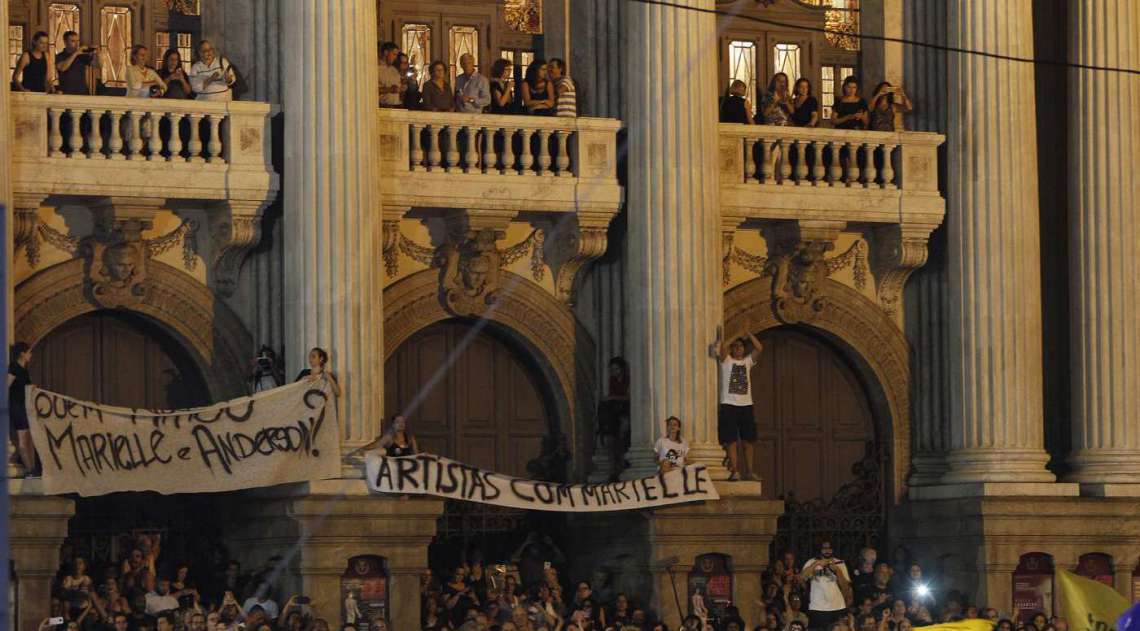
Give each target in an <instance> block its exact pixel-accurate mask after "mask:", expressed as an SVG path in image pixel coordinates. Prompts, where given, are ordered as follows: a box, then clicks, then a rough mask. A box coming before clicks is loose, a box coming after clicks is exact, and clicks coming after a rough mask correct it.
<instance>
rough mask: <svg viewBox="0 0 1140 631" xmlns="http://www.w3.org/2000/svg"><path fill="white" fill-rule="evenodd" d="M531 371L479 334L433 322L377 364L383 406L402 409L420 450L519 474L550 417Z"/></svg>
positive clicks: (461, 324)
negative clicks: (380, 367) (381, 377)
mask: <svg viewBox="0 0 1140 631" xmlns="http://www.w3.org/2000/svg"><path fill="white" fill-rule="evenodd" d="M535 373H536V370H535V369H534V368H532V367H531V366H529V365H527V364H526V362H524V360H523V358H522V357H521V356H520V355H519V354H518V353H516V352H515V351H514V350H513V349H511V348H510V347H508V346H507V345H506V344H505V343H503V342H502V341H500V340H499V339H498V338H496V337H494V336H492V335H491V334H489V333H488V332H487V331H486V330H484V331H480V332H478V333H473V327H472V325H470V324H467V323H464V322H458V321H449V322H442V323H439V324H434V325H432V326H430V327H427V328H426V329H424V330H422V331H420V332H419V333H417V334H416V335H414V336H413V337H412V338H411V339H409V340H408V341H406V342H404V344H403V345H402V346H400V348H399V349H397V350H396V352H395V353H394V354H393V355H392V356H391V357H390V358H388V361H387V363H386V364H385V367H384V381H385V384H384V385H385V388H384V390H385V393H384V407H385V409H387V410H389V411H390V414H389V416H391V415H392V414H395V413H396V412H397V411H400V410H402V411H404V412H405V413H406V414H407V416H408V417H409V419H410V421H411V424H412V425H411V426H412V431H413V432H414V433H415V435H416V439H417V440H418V441H419V445H420V449H422V450H425V451H430V452H432V453H436V454H439V455H441V456H447V457H450V458H455V459H457V460H461V461H463V462H465V463H467V464H471V465H475V466H478V467H483V468H485V469H491V470H494V471H497V472H500V473H505V474H508V475H516V476H524V475H525V474H526V464H527V462H528V461H529V460H531V459H533V458H535V457H537V456H538V455H539V453H540V452H541V450H542V438H543V436H545V435H547V434H548V433H549V431H550V417H549V413H548V410H547V405H546V403H545V400H544V397H543V395H542V389H541V387H540V386H539V379H540V377H538V376H537V375H536V374H535Z"/></svg>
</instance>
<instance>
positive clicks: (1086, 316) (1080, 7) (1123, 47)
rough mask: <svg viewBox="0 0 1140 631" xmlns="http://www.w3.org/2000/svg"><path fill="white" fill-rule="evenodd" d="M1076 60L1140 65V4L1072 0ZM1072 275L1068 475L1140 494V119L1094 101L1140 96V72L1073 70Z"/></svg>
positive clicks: (1099, 488) (1100, 490) (1101, 489)
mask: <svg viewBox="0 0 1140 631" xmlns="http://www.w3.org/2000/svg"><path fill="white" fill-rule="evenodd" d="M1068 9H1069V21H1068V28H1069V47H1068V50H1069V61H1070V62H1072V63H1074V64H1084V65H1092V66H1111V67H1121V68H1136V67H1140V41H1137V33H1138V32H1140V6H1137V5H1136V3H1134V2H1131V1H1129V0H1073V1H1072V2H1070V3H1069V4H1068ZM1069 77H1070V85H1073V86H1078V85H1079V86H1085V87H1083V88H1081V89H1071V90H1070V91H1069V107H1068V112H1069V138H1068V143H1069V185H1068V191H1069V257H1070V260H1069V282H1070V288H1071V293H1070V296H1071V297H1070V305H1071V320H1070V321H1071V328H1072V338H1071V340H1072V341H1071V348H1072V358H1071V362H1072V427H1073V434H1072V436H1073V450H1072V452H1071V453H1070V454H1069V460H1068V462H1069V465H1070V466H1071V467H1072V472H1071V473H1070V475H1069V476H1068V478H1067V479H1068V480H1070V481H1073V482H1079V483H1081V485H1082V487H1083V489H1084V490H1085V491H1086V492H1088V493H1091V494H1098V495H1104V494H1114V493H1126V494H1134V495H1136V494H1140V488H1136V487H1134V488H1133V489H1132V490H1131V491H1129V490H1128V489H1111V488H1105V486H1106V485H1113V484H1125V485H1128V486H1132V485H1137V486H1140V422H1137V419H1140V327H1137V324H1136V310H1137V307H1140V283H1137V280H1136V258H1137V255H1138V254H1140V227H1138V226H1137V220H1138V219H1140V208H1138V206H1140V188H1137V187H1136V182H1135V178H1134V176H1133V175H1132V174H1131V169H1132V165H1134V164H1136V163H1137V162H1140V123H1137V122H1136V120H1135V117H1134V116H1105V115H1103V113H1101V112H1099V111H1098V108H1088V107H1085V106H1084V104H1085V103H1090V102H1091V103H1121V104H1124V103H1135V102H1136V100H1137V98H1140V80H1137V78H1136V77H1135V76H1130V75H1126V74H1122V73H1111V72H1109V73H1104V72H1098V71H1093V70H1084V69H1081V68H1070V69H1069Z"/></svg>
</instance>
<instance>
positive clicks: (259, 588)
mask: <svg viewBox="0 0 1140 631" xmlns="http://www.w3.org/2000/svg"><path fill="white" fill-rule="evenodd" d="M132 543H133V546H131V547H129V549H128V551H127V553H126V554H125V555H124V557H123V558H122V559H120V560H117V561H114V562H106V563H103V564H100V565H99V566H92V565H91V564H89V563H88V561H87V559H85V558H83V557H81V556H74V557H72V558H69V559H66V560H65V561H64V563H63V564H62V565H61V567H60V569H59V572H58V573H57V575H56V578H55V581H54V582H53V585H52V596H51V598H52V601H51V616H52V617H51V618H48V619H46V620H44V621H43V624H41V629H48V628H51V629H53V630H58V631H64V630H66V631H238V630H239V629H244V630H248V631H329V629H330V626H329V622H328V620H329V619H332V620H336V619H337V617H338V616H339V612H331V613H330V614H327V615H328V618H325V617H322V614H323V612H318V611H317V610H315V609H314V608H313V606H312V604H311V602H310V600H309V599H308V598H305V597H303V596H301V595H286V594H282V593H280V590H278V589H277V587H276V584H277V581H276V576H277V574H278V572H279V566H280V565H281V557H279V556H274V557H271V558H269V559H268V560H267V561H266V563H265V565H264V566H263V567H261V568H258V569H257V570H256V571H254V572H250V573H243V572H242V567H241V564H240V563H239V562H237V561H234V560H225V559H224V558H220V559H218V560H217V562H209V563H203V564H202V565H201V566H199V565H196V564H192V563H190V562H187V561H186V560H177V561H173V562H172V561H171V560H169V559H167V558H165V556H164V555H163V554H162V543H163V542H162V538H161V536H160V535H158V534H153V533H152V534H138V535H136V536H135V537H134V538H133V542H132ZM334 624H335V623H334ZM349 631H356V628H355V627H353V628H352V629H351V630H349ZM360 631H364V629H363V628H362V629H361V630H360ZM367 631H388V627H387V623H386V622H383V621H381V622H380V623H378V624H374V625H372V626H371V627H370V628H369V629H368V630H367Z"/></svg>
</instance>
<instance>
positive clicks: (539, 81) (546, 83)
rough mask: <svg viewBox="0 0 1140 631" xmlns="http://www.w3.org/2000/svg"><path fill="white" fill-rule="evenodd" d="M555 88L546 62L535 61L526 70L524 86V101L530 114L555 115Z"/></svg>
mask: <svg viewBox="0 0 1140 631" xmlns="http://www.w3.org/2000/svg"><path fill="white" fill-rule="evenodd" d="M554 96H555V95H554V87H553V86H552V85H551V82H550V79H549V78H548V77H547V74H546V61H544V60H542V59H535V60H534V61H532V62H531V64H530V65H529V66H527V68H526V78H525V79H524V80H523V85H522V101H523V106H524V107H526V111H527V113H528V114H534V115H535V116H553V115H554Z"/></svg>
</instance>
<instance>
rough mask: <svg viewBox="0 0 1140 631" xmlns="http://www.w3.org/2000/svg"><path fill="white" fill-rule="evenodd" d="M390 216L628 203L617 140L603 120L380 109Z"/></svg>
mask: <svg viewBox="0 0 1140 631" xmlns="http://www.w3.org/2000/svg"><path fill="white" fill-rule="evenodd" d="M378 117H379V137H380V162H381V173H383V177H382V178H381V183H380V189H381V196H382V202H383V204H384V207H385V208H403V209H408V208H459V209H466V210H468V211H471V212H472V214H473V215H474V214H480V213H481V212H483V213H490V212H507V213H514V214H517V213H519V212H537V213H554V214H557V213H577V214H579V215H580V216H588V215H595V216H598V218H599V219H601V218H603V217H604V219H605V222H606V223H608V220H609V218H610V217H612V216H613V215H615V214H616V213H617V211H618V208H619V206H620V204H621V194H622V193H621V187H620V186H619V185H618V180H617V133H618V130H619V129H620V128H621V122H620V121H617V120H611V119H596V118H557V117H547V116H502V115H494V114H462V113H450V112H419V111H408V110H398V109H381V110H379V111H378Z"/></svg>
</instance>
